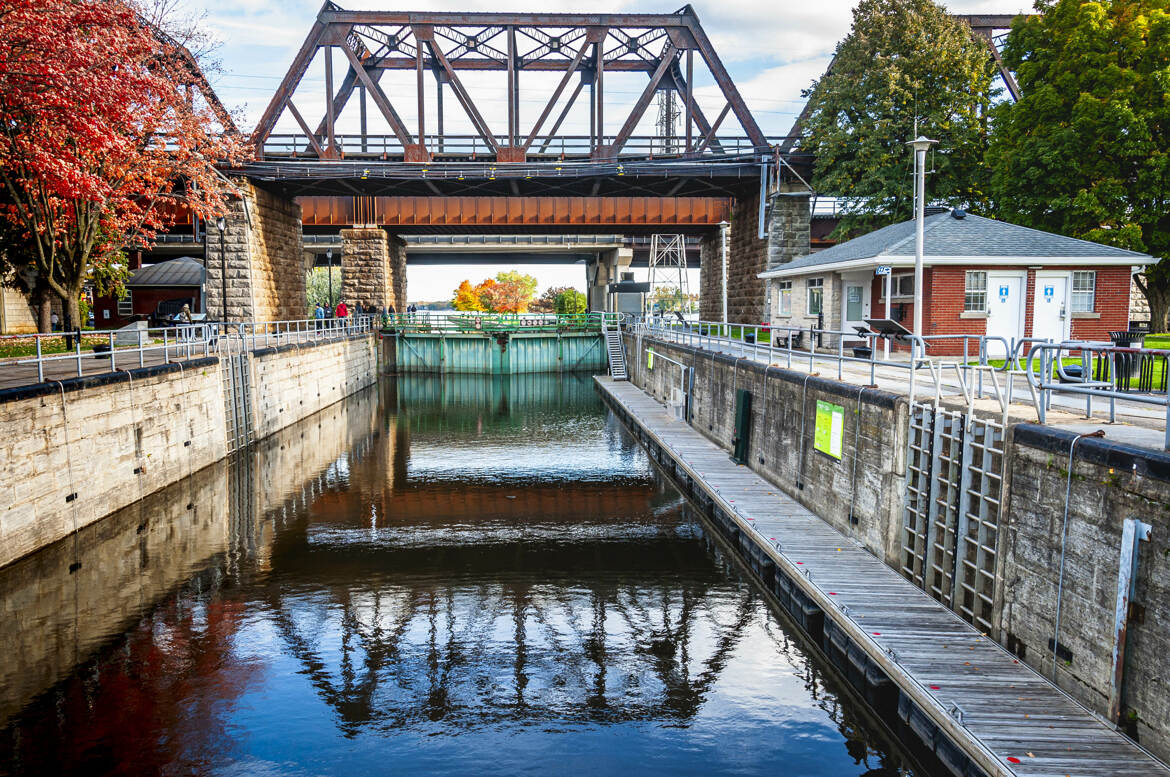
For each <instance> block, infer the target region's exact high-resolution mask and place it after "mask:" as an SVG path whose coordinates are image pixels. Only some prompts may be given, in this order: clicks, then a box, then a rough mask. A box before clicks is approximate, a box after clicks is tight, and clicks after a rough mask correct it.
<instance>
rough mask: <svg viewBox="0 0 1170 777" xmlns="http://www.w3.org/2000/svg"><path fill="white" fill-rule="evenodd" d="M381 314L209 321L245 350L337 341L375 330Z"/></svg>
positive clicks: (380, 320)
mask: <svg viewBox="0 0 1170 777" xmlns="http://www.w3.org/2000/svg"><path fill="white" fill-rule="evenodd" d="M381 322H382V316H379V315H372V314H362V315H351V316H346V317H344V318H301V319H292V320H288V321H225V322H218V323H215V324H212V325H211V326H214V327H216V331H217V333H218V334H220V335H222V336H223V337H225V338H232V340H233V341H234V342H235V343H237V344H238V345H239V347H242V348H244V349H246V350H256V349H257V348H272V347H276V346H281V345H290V344H298V343H308V342H317V341H320V340H336V339H343V338H346V337H352V336H353V335H360V334H366V333H369V332H373V331H375V330H376V329H377V328H378V327H379V326H380V325H381Z"/></svg>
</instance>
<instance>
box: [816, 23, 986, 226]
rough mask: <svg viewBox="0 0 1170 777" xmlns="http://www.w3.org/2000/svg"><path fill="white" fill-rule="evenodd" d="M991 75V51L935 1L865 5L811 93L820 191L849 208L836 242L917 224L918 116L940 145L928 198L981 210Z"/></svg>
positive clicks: (922, 128)
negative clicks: (914, 149)
mask: <svg viewBox="0 0 1170 777" xmlns="http://www.w3.org/2000/svg"><path fill="white" fill-rule="evenodd" d="M993 74H994V66H993V64H992V63H991V60H990V57H988V54H987V46H986V44H985V43H984V42H982V41H980V40H977V39H976V38H975V36H974V34H973V33H972V32H971V28H970V27H969V26H968V25H967V24H966V22H963V21H960V20H957V19H955V18H953V17H951V16H949V15H948V14H947V12H946V11H945V10H944V9H943V8H941V7H940V6H938V5H935V4H934V3H933V2H931V0H861V2H860V3H859V4H858V5H857V7H856V8H855V9H854V11H853V27H852V29H851V30H850V32H849V34H848V35H847V36H846V37H845V39H844V40H842V41H841V43H840V44H839V45H838V46H837V51H836V55H835V58H834V60H833V64H832V66H831V67H830V69H829V71H828V72H827V73H826V74H825V75H824V76H822V77H821V78H820V79H819V80H817V81H814V82H813V85H812V87H811V88H810V89H808V90H806V92H805V94H806V96H807V97H808V110H809V113H808V116H807V119H806V121H805V124H804V129H805V137H804V138H803V139H802V141H801V149H802V150H803V151H805V152H808V153H811V154H812V155H813V156H814V157H815V158H816V164H815V167H814V172H813V180H812V185H813V187H814V188H815V189H816V190H817V191H818V192H822V193H824V194H829V195H834V196H837V197H842V198H847V199H848V201H849V203H850V208H849V212H848V213H847V214H846V216H845V217H844V218H843V219H842V221H841V223H840V225H839V226H838V228H837V231H836V234H837V235H839V236H842V235H848V234H852V233H855V232H857V231H860V230H867V229H872V228H875V227H879V226H884V225H885V224H889V223H892V222H895V221H902V220H905V219H908V218H910V217H911V216H912V210H913V197H914V194H913V189H912V180H911V178H912V173H913V161H912V157H911V152H910V151H909V149H908V148H907V146H906V143H907V141H910V140H913V138H914V136H915V116H917V117H918V122H917V129H918V132H919V133H920V134H925V135H927V136H929V137H931V138H934V139H935V140H938V141H939V145H938V147H937V150H936V152H935V153H934V154H933V155H932V157H931V158H928V163H929V164H930V165H932V166H933V171H932V174H931V177H930V183H929V192H928V197H929V198H930V199H931V200H932V201H939V202H946V203H949V204H951V205H956V206H964V207H967V208H972V209H979V207H981V206H983V204H984V202H985V200H986V181H987V178H988V173H987V170H986V168H985V166H984V161H983V155H984V152H985V150H986V148H987V133H988V129H987V123H986V119H987V111H988V106H989V104H990V101H991V98H992V96H993V90H992V76H993ZM928 169H930V168H929V167H928Z"/></svg>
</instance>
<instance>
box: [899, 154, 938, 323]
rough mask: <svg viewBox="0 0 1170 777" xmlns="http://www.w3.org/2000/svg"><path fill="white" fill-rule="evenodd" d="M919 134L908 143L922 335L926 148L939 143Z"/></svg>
mask: <svg viewBox="0 0 1170 777" xmlns="http://www.w3.org/2000/svg"><path fill="white" fill-rule="evenodd" d="M937 142H938V141H937V140H931V139H930V138H928V137H926V136H925V135H919V136H918V137H917V138H915V139H914V140H911V141H910V142H908V143H907V144H906V145H907V146H910V147H911V148H913V149H914V334H916V335H918V336H919V337H922V334H923V333H922V226H923V221H924V219H925V218H926V205H925V202H926V150H927V149H928V148H930V147H931V146H933V145H934V144H935V143H937Z"/></svg>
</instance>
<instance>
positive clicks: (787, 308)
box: [776, 281, 792, 316]
mask: <svg viewBox="0 0 1170 777" xmlns="http://www.w3.org/2000/svg"><path fill="white" fill-rule="evenodd" d="M776 289H777V302H776V312H777V314H778V315H781V316H791V315H792V281H777V282H776Z"/></svg>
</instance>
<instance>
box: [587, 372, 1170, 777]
mask: <svg viewBox="0 0 1170 777" xmlns="http://www.w3.org/2000/svg"><path fill="white" fill-rule="evenodd" d="M596 380H597V383H598V386H599V388H600V389H601V391H602V393H603V394H604V395H605V396H606V397H607V398H608V399H609V401H610V402H611V404H613V405H614V406H615V407H616V408H617V409H619V411H622V414H623V415H625V416H626V420H627V421H628V422H630V423H632V424H635V425H637V426H639V427H641V430H642V431H643V432H644V435H645V436H646V437H647V438H648V440H649V441H652V442H653V447H656V448H660V449H661V450H663V451H665V452H667V453H668V454H669V457H670V458H671V459H673V460H674V467H675V470H676V472H677V473H679V474H685V475H686V476H687V478H689V479H690V480H691V482H692V484H693V491H692V494H694V495H695V496H701V497H702V498H703V499H707V498H709V499H710V500H711V501H712V502H713V503H714V506H716V507H718V509H719V511H721V512H722V513H723V514H724V516H725V520H728V519H729V520H731V521H734V524H735V525H736V526H737V527H738V529H739V541H740V546H741V549H743V550H746V551H747V553H746V555H748V556H749V557H751V556H754V557H755V560H754V563H752V566H753V567H754V568H756V569H757V571H759V570H760V569H761V568H763V569H765V570H767V574H766V575H765V574H763V573H761V578H762V579H763V580H764V581H765V585H766V586H767V587H769V588H772V585H771V584H770V583H769V581H770V580H771V579H772V577H773V575H774V579H775V588H774V592H775V593H776V595H777V597H778V598H779V599H780V600H781V603H782V604H784V605H785V606H786V608H787V609H789V611H790V612H793V613H794V617H795V618H796V620H797V621H798V622H800V621H801V620H802V619H801V613H802V612H804V613H808V614H809V615H808V618H809V619H813V620H815V624H814V625H815V631H816V632H817V633H815V634H814V635H813V636H814V638H815V639H817V641H818V642H819V641H821V640H822V639H823V641H824V643H825V644H826V645H828V646H830V647H831V646H834V645H835V646H839V647H841V648H842V649H843V650H845V651H846V653H845V654H847V655H848V661H849V662H850V664H851V665H852V666H853V667H855V668H857V667H860V669H858V671H861V672H862V676H863V677H865V676H869V677H870V679H871V680H872V681H873V682H874V684H875V687H879V688H880V685H881V683H882V682H883V681H885V682H887V684H888V683H889V682H892V684H893V685H894V686H896V688H897V693H896V694H893V695H894V696H895V697H896V701H895V702H894V703H896V704H897V712H898V716H899V718H900V719H901V720H902V721H903V724H904V725H905V726H906V727H908V728H909V729H910V730H912V731H914V732H915V733H916V734H918V736H919V737H920V738H921V739H923V740H924V743H925V744H926V746H927V747H931V745H932V742H933V750H934V752H935V753H936V754H937V755H938V757H939V758H940V760H941V761H942V762H943V763H946V764H953V765H954V766H953V767H952V768H959V769H964V770H965V772H963V771H960V772H959V773H966V774H979V773H984V774H987V775H992V776H998V775H1027V776H1029V777H1031V776H1033V775H1035V777H1066V776H1067V777H1073V776H1074V775H1075V776H1082V777H1113V776H1114V775H1117V776H1119V777H1120V776H1121V775H1124V776H1125V777H1136V776H1137V775H1170V768H1167V766H1166V765H1165V764H1163V763H1161V762H1160V761H1158V760H1157V759H1155V758H1154V757H1153V756H1152V755H1150V754H1149V753H1147V752H1146V751H1145V750H1143V749H1142V748H1141V747H1139V746H1138V745H1136V744H1135V743H1134V742H1133V741H1132V740H1130V739H1129V738H1127V737H1126V736H1124V735H1123V734H1122V733H1120V732H1119V731H1117V730H1116V729H1115V728H1114V727H1112V726H1111V725H1109V724H1108V723H1106V722H1105V721H1104V720H1103V719H1101V718H1099V717H1097V716H1095V715H1094V714H1093V713H1091V712H1090V711H1089V710H1087V709H1086V708H1085V707H1084V706H1082V705H1081V704H1079V703H1078V702H1077V701H1075V700H1074V699H1073V698H1072V697H1070V696H1069V695H1067V694H1066V693H1064V692H1063V691H1061V690H1060V689H1059V688H1057V687H1056V686H1055V685H1053V684H1052V683H1051V682H1049V681H1048V680H1047V679H1045V678H1044V677H1042V676H1041V675H1040V674H1038V673H1037V672H1036V671H1034V670H1033V669H1031V668H1030V667H1028V666H1026V665H1024V664H1023V663H1021V662H1020V661H1019V660H1018V659H1016V658H1015V657H1014V656H1013V655H1011V654H1010V653H1008V652H1007V651H1006V650H1004V649H1003V648H1002V647H1001V646H1000V645H998V644H997V643H996V642H995V641H993V640H991V639H988V638H987V637H984V636H983V635H981V634H980V633H979V632H978V631H976V630H975V629H974V628H972V627H971V626H970V625H969V624H968V623H966V622H965V621H963V620H961V619H960V618H959V617H958V616H957V615H956V614H955V613H954V612H952V611H951V610H950V609H948V608H947V607H945V606H944V605H942V604H940V603H939V602H937V601H935V600H934V599H932V598H931V597H929V596H928V595H927V594H926V593H925V592H923V591H922V590H921V589H919V588H917V587H916V586H914V585H913V584H911V583H910V582H909V581H907V580H906V579H905V578H903V577H902V576H901V575H899V574H898V573H897V572H896V571H895V570H893V569H891V568H890V567H888V566H886V565H885V564H884V563H882V561H881V560H879V559H878V558H876V557H875V556H873V555H872V554H870V553H869V552H867V551H866V550H864V549H863V548H861V547H860V546H859V545H857V544H855V543H854V542H853V541H852V540H850V539H848V538H847V537H845V535H843V534H841V533H840V532H838V531H837V530H836V529H834V528H833V527H831V526H830V525H829V524H828V523H826V522H825V521H823V520H821V519H820V518H818V517H817V516H816V514H815V513H813V512H811V511H810V510H808V509H807V508H805V507H803V506H802V505H800V504H799V503H798V502H796V501H795V500H793V499H791V498H789V497H788V496H787V495H785V494H784V493H783V492H782V491H781V490H780V489H779V488H777V487H776V486H774V485H772V484H771V483H769V482H768V481H766V480H764V478H762V477H761V476H759V475H757V474H756V473H754V472H752V471H751V470H750V469H748V468H747V467H743V466H737V465H735V464H734V463H732V462H731V460H730V458H729V456H728V453H727V451H725V450H723V449H722V448H720V447H719V446H717V445H716V444H715V443H713V442H711V441H710V440H708V439H707V438H705V437H704V436H703V435H702V434H700V433H699V432H698V431H696V430H695V429H693V428H691V427H690V426H688V425H687V424H686V423H684V422H682V421H680V420H678V419H677V418H676V417H675V416H674V415H673V413H672V412H671V411H670V410H669V409H667V408H666V407H664V406H663V405H661V404H659V403H658V402H657V401H655V400H654V399H653V398H651V397H650V396H649V395H647V394H646V393H645V392H643V391H641V390H640V389H639V388H637V387H636V386H634V385H632V384H630V383H627V382H615V381H613V380H611V379H610V378H608V377H598V378H597V379H596ZM700 489H701V491H702V494H700ZM749 540H750V541H749ZM802 608H803V609H802ZM818 611H819V612H818ZM820 613H823V616H822V615H821V614H820ZM822 617H823V621H821V620H820V619H821V618H822ZM809 622H811V621H809ZM802 625H807V623H804V624H802ZM854 652H858V653H860V652H864V656H861V655H857V656H856V657H855V656H854ZM875 670H876V671H875ZM867 673H868V674H867ZM883 674H884V677H883ZM887 678H888V680H887ZM944 740H945V741H944ZM955 748H957V749H958V752H957V751H955ZM960 752H961V754H962V755H960ZM964 756H965V757H964ZM968 759H969V762H968V763H966V764H964V762H967V761H968ZM971 767H976V768H974V769H973V768H971Z"/></svg>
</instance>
